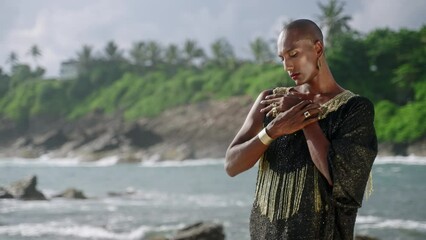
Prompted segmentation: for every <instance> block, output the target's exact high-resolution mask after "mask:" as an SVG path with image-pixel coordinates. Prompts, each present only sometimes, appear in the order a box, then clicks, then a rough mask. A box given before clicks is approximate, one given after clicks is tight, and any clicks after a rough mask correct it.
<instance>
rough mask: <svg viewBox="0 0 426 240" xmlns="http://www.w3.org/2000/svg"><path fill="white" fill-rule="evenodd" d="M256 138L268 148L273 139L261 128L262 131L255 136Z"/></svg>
mask: <svg viewBox="0 0 426 240" xmlns="http://www.w3.org/2000/svg"><path fill="white" fill-rule="evenodd" d="M257 137H258V138H259V140H260V141H261V142H262V143H263V144H264V145H266V146H269V145H270V144H271V143H272V142H273V141H274V139H273V138H272V137H271V136H270V135H269V134H268V133H267V131H266V128H263V129H262V131H260V132H259V133H258V134H257Z"/></svg>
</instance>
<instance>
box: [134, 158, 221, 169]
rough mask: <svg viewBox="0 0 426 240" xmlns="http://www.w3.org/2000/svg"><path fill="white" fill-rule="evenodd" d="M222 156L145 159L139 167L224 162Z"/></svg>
mask: <svg viewBox="0 0 426 240" xmlns="http://www.w3.org/2000/svg"><path fill="white" fill-rule="evenodd" d="M224 161H225V160H224V159H223V158H205V159H188V160H183V161H145V162H142V163H141V164H140V166H141V167H191V166H205V165H218V164H223V163H224Z"/></svg>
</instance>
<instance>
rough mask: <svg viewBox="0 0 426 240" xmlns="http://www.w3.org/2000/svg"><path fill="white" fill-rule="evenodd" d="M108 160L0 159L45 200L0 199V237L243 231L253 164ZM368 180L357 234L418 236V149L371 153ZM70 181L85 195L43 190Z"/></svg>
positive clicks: (425, 216)
mask: <svg viewBox="0 0 426 240" xmlns="http://www.w3.org/2000/svg"><path fill="white" fill-rule="evenodd" d="M116 162H117V159H115V158H114V157H111V158H107V159H103V160H100V161H98V162H92V163H80V162H79V161H78V160H73V159H55V160H52V159H49V158H48V157H42V158H40V159H35V160H28V159H27V160H26V159H1V160H0V186H5V185H8V184H10V183H12V182H13V181H16V180H19V179H22V178H24V177H27V176H30V175H36V176H37V177H38V184H37V186H38V189H39V190H41V191H42V192H43V193H44V194H45V195H46V196H47V197H49V198H50V200H48V201H19V200H9V199H3V200H0V239H1V240H28V239H37V240H42V239H43V240H80V239H81V240H83V239H102V240H103V239H114V240H142V239H144V238H146V237H148V236H152V235H155V234H156V233H162V234H164V235H166V236H171V235H172V234H173V233H174V231H176V230H177V229H179V228H182V227H184V226H186V225H189V224H193V223H196V222H199V221H209V222H217V223H222V224H223V225H224V229H225V234H226V239H227V240H248V239H249V233H248V231H249V230H248V224H249V214H250V210H251V206H252V202H253V196H254V187H255V180H256V173H257V166H255V167H254V168H253V169H251V170H249V171H247V172H245V173H242V174H240V175H238V176H236V177H234V178H231V177H228V176H227V175H226V173H225V171H224V169H223V162H224V160H223V159H204V160H187V161H182V162H160V163H155V162H149V163H144V164H116ZM373 180H374V191H373V194H372V195H371V196H370V198H369V199H367V200H366V201H364V204H363V207H362V208H361V209H360V210H359V214H358V218H357V223H356V232H357V234H361V235H369V236H373V237H377V238H379V239H401V240H407V239H419V240H420V239H426V210H425V207H426V204H425V203H426V184H425V182H426V157H414V156H410V157H378V158H377V159H376V161H375V164H374V167H373ZM70 187H73V188H77V189H79V190H82V191H83V192H84V194H85V195H86V196H88V197H89V199H86V200H68V199H60V198H51V196H53V195H55V194H57V193H59V192H62V191H63V190H65V189H67V188H70ZM111 193H116V194H111ZM117 193H124V194H122V195H120V194H117Z"/></svg>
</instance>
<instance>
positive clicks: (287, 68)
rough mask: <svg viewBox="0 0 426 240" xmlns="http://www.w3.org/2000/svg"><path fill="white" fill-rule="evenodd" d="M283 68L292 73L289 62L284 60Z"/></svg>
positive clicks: (291, 65)
mask: <svg viewBox="0 0 426 240" xmlns="http://www.w3.org/2000/svg"><path fill="white" fill-rule="evenodd" d="M283 66H284V70H285V71H293V64H292V62H291V60H289V59H284V60H283Z"/></svg>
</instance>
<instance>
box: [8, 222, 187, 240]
mask: <svg viewBox="0 0 426 240" xmlns="http://www.w3.org/2000/svg"><path fill="white" fill-rule="evenodd" d="M179 227H181V226H160V227H149V226H140V227H138V228H136V229H133V230H131V231H130V232H120V233H117V232H113V231H111V230H108V229H106V228H103V227H99V226H90V225H79V224H75V223H69V222H46V223H22V224H18V225H9V226H7V225H6V226H0V235H12V236H24V237H41V236H46V235H54V236H62V237H65V236H66V237H76V238H86V239H115V240H138V239H142V238H144V236H145V235H146V233H148V232H151V231H166V230H175V229H177V228H179Z"/></svg>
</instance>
